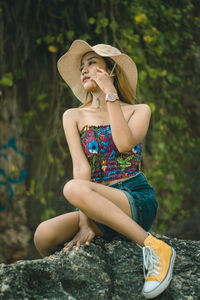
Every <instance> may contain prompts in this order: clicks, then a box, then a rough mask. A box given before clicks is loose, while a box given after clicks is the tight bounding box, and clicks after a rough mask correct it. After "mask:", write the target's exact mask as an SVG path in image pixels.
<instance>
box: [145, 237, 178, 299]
mask: <svg viewBox="0 0 200 300" xmlns="http://www.w3.org/2000/svg"><path fill="white" fill-rule="evenodd" d="M142 249H143V270H144V277H145V283H144V287H143V290H142V294H143V296H144V297H145V298H147V299H151V298H154V297H156V296H158V295H160V294H161V293H162V292H163V291H164V290H165V289H166V288H167V287H168V285H169V283H170V281H171V279H172V271H173V266H174V261H175V257H176V252H175V250H174V249H173V248H172V247H170V246H169V245H167V244H166V243H164V242H163V241H161V240H158V239H156V238H155V237H153V236H152V235H151V234H150V235H149V236H148V237H147V238H146V240H145V241H144V247H143V248H142Z"/></svg>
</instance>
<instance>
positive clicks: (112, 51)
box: [92, 44, 121, 56]
mask: <svg viewBox="0 0 200 300" xmlns="http://www.w3.org/2000/svg"><path fill="white" fill-rule="evenodd" d="M92 49H93V50H94V51H95V52H96V53H97V54H99V55H101V56H115V55H119V54H121V52H120V51H119V49H117V48H115V47H112V46H110V45H105V44H97V45H95V46H93V47H92Z"/></svg>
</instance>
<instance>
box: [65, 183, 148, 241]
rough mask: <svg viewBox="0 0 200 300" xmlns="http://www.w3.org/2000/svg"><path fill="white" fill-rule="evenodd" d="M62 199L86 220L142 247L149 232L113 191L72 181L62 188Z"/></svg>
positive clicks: (122, 197)
mask: <svg viewBox="0 0 200 300" xmlns="http://www.w3.org/2000/svg"><path fill="white" fill-rule="evenodd" d="M63 192H64V196H65V197H66V198H67V200H68V201H69V202H70V203H71V204H72V205H74V206H76V207H78V208H79V209H80V210H81V211H83V212H84V213H85V214H86V215H87V216H88V217H89V218H91V219H93V220H95V221H97V222H99V223H102V224H104V225H107V226H109V227H110V228H112V229H114V230H116V231H118V232H120V233H121V234H123V235H125V236H126V237H128V238H130V239H131V240H133V241H135V242H136V243H138V244H139V245H141V246H143V245H144V240H145V239H146V238H147V236H148V233H147V232H146V231H145V230H144V229H143V228H142V227H140V226H139V225H138V224H137V223H136V222H135V221H133V219H132V218H131V209H130V205H129V201H128V199H127V197H126V195H125V194H124V193H123V192H122V191H120V190H118V189H115V188H112V187H109V186H104V185H102V184H98V183H92V182H89V181H87V180H82V179H73V180H71V181H69V182H68V183H67V184H66V185H65V187H64V191H63Z"/></svg>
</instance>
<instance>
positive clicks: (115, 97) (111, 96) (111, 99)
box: [106, 94, 118, 101]
mask: <svg viewBox="0 0 200 300" xmlns="http://www.w3.org/2000/svg"><path fill="white" fill-rule="evenodd" d="M117 99H118V96H117V95H116V94H107V95H106V100H108V101H115V100H117Z"/></svg>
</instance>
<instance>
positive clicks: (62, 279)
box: [0, 237, 200, 300]
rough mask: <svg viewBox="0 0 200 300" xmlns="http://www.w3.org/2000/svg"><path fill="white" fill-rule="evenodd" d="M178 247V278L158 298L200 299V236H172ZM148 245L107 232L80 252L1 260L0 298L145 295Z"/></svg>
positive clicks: (82, 299)
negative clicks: (110, 236) (144, 265)
mask: <svg viewBox="0 0 200 300" xmlns="http://www.w3.org/2000/svg"><path fill="white" fill-rule="evenodd" d="M162 240H164V241H167V242H168V243H169V244H170V245H172V246H173V247H174V248H175V249H176V252H177V258H176V262H175V267H174V276H173V280H172V282H171V284H170V286H169V287H168V289H167V290H166V291H165V292H164V293H163V294H162V295H160V296H159V297H157V299H167V300H169V299H170V300H171V299H174V300H183V299H187V300H195V299H200V242H198V241H184V240H177V239H168V238H167V237H162ZM143 281H144V278H143V271H142V251H141V249H140V248H139V247H137V246H136V245H135V244H134V243H133V242H127V241H124V240H122V239H117V238H116V239H114V240H113V241H112V242H106V241H104V240H103V239H101V238H96V239H95V241H94V242H93V243H92V244H91V245H90V246H89V247H88V246H85V245H84V246H82V247H81V249H80V250H79V251H78V252H77V251H76V250H71V251H69V252H67V253H66V252H64V251H60V252H57V253H55V254H54V255H51V256H49V257H47V258H44V259H37V260H30V261H18V262H16V263H14V264H11V265H5V264H1V265H0V299H6V300H10V299H24V300H25V299H26V300H28V299H38V300H39V299H43V300H45V299H46V300H47V299H48V300H49V299H52V300H53V299H67V300H87V299H88V300H89V299H90V300H100V299H106V300H121V299H123V300H131V299H136V300H137V299H138V300H139V299H143V297H142V295H141V290H142V286H143Z"/></svg>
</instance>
